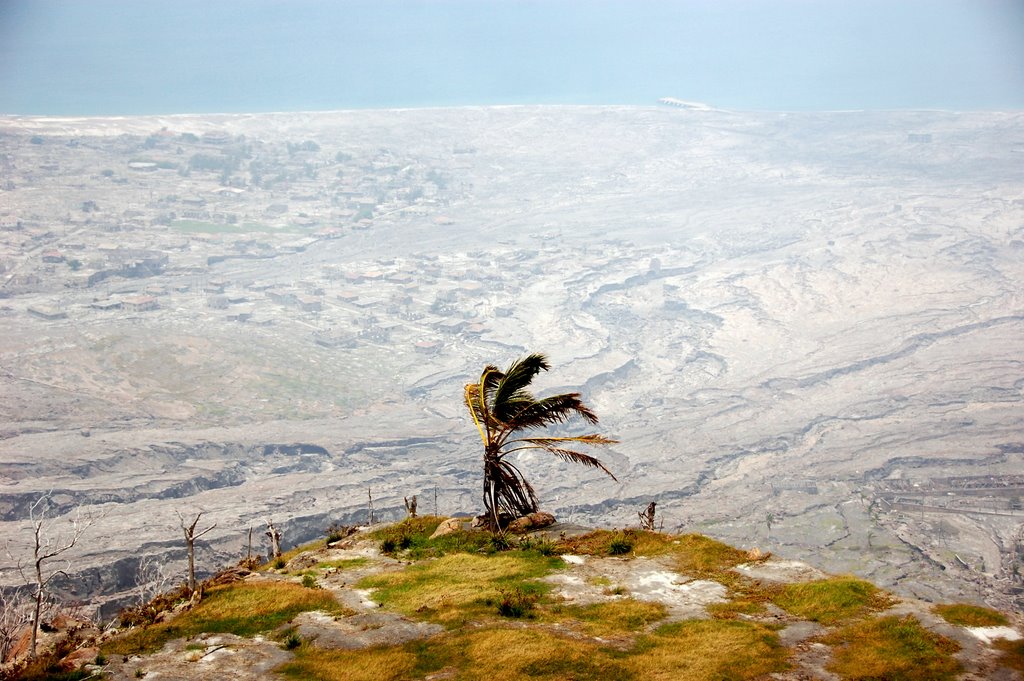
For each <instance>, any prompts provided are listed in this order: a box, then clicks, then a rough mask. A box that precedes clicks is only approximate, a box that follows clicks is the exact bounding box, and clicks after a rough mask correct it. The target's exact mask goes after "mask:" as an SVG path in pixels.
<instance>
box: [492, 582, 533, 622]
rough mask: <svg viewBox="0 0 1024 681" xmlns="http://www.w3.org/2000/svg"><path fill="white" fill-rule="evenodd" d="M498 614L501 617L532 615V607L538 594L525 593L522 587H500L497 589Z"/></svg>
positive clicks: (517, 617) (516, 617)
mask: <svg viewBox="0 0 1024 681" xmlns="http://www.w3.org/2000/svg"><path fill="white" fill-rule="evenodd" d="M498 593H499V594H500V598H499V599H498V614H499V615H501V616H502V617H512V618H515V619H519V618H521V617H532V616H533V607H534V606H535V605H536V604H537V598H538V596H537V595H536V594H531V593H527V592H526V591H523V590H522V589H519V588H516V589H507V590H506V589H500V590H499V591H498Z"/></svg>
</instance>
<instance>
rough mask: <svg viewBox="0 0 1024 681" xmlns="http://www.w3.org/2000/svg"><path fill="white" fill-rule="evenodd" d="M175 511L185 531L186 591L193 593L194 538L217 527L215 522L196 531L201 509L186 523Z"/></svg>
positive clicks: (194, 583)
mask: <svg viewBox="0 0 1024 681" xmlns="http://www.w3.org/2000/svg"><path fill="white" fill-rule="evenodd" d="M175 513H176V514H177V516H178V523H179V524H180V525H181V531H182V532H184V533H185V547H186V548H187V549H188V592H189V593H190V594H194V593H195V592H196V539H199V538H200V537H202V536H203V535H204V534H206V533H207V532H209V531H210V530H212V529H213V528H215V527H217V523H214V524H213V525H210V526H209V527H207V528H206V529H205V530H201V531H199V532H196V525H198V524H199V519H200V518H202V517H203V511H200V512H199V513H196V517H195V518H193V519H192V522H191V523H188V524H186V523H185V518H184V516H182V515H181V513H179V512H178V511H175Z"/></svg>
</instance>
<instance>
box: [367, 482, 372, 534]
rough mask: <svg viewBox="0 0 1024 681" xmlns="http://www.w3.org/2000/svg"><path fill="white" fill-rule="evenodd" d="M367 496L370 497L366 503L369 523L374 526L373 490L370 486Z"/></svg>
mask: <svg viewBox="0 0 1024 681" xmlns="http://www.w3.org/2000/svg"><path fill="white" fill-rule="evenodd" d="M366 497H367V498H368V499H369V501H368V502H367V505H366V517H367V524H368V525H369V526H370V527H373V491H372V490H371V489H370V488H369V487H367V488H366Z"/></svg>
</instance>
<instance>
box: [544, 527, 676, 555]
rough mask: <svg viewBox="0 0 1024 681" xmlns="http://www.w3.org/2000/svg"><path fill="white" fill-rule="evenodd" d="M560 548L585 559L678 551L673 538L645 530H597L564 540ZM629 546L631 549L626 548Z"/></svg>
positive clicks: (558, 544)
mask: <svg viewBox="0 0 1024 681" xmlns="http://www.w3.org/2000/svg"><path fill="white" fill-rule="evenodd" d="M556 546H557V548H558V551H559V552H560V553H571V554H576V555H582V556H611V555H625V554H632V555H636V556H658V555H663V554H666V553H669V552H671V551H672V550H673V548H674V546H673V537H672V536H671V535H667V534H660V533H658V532H646V531H643V530H622V531H621V532H616V531H611V530H595V531H594V532H588V533H587V534H581V535H579V536H577V537H567V538H565V539H561V540H559V541H558V542H557V543H556ZM627 546H628V547H629V548H625V547H627ZM624 549H625V550H624Z"/></svg>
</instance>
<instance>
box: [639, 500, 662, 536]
mask: <svg viewBox="0 0 1024 681" xmlns="http://www.w3.org/2000/svg"><path fill="white" fill-rule="evenodd" d="M657 505H658V502H656V501H652V502H651V503H649V504H647V510H646V511H637V515H638V516H640V529H641V530H647V531H648V532H654V531H656V528H655V524H654V514H655V508H656V507H657Z"/></svg>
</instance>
